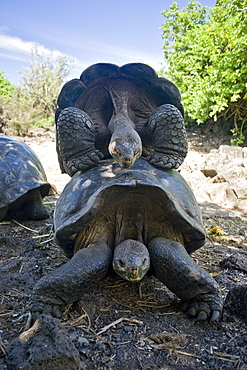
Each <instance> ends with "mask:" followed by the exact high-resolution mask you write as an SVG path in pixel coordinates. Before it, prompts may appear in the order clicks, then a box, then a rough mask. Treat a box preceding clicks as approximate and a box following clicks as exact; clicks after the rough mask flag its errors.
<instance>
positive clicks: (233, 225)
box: [0, 131, 247, 370]
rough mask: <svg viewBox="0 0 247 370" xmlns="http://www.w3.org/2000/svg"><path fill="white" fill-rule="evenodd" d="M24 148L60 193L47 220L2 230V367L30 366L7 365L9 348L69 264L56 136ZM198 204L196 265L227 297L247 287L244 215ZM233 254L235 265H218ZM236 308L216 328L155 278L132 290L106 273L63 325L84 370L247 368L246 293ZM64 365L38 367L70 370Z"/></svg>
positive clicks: (15, 222)
mask: <svg viewBox="0 0 247 370" xmlns="http://www.w3.org/2000/svg"><path fill="white" fill-rule="evenodd" d="M25 141H26V142H27V143H28V144H29V145H30V146H31V147H32V148H33V149H34V150H35V151H36V153H37V154H38V156H39V157H40V159H41V161H42V163H43V166H44V168H45V170H46V173H47V177H48V180H49V182H50V183H51V184H53V185H54V186H55V187H56V189H57V192H56V193H55V194H54V195H51V196H48V197H46V198H45V199H44V204H45V205H46V206H47V208H48V210H49V213H50V218H49V219H47V220H44V221H27V220H25V219H24V218H22V217H21V215H14V216H13V217H12V218H10V219H9V220H7V221H4V222H2V223H0V277H1V279H0V302H1V305H0V370H4V369H10V370H11V369H33V368H32V367H28V366H29V365H25V364H24V363H19V364H15V365H14V362H13V361H12V362H11V360H10V359H9V357H8V355H9V351H10V348H11V350H12V352H13V347H15V342H12V341H13V339H14V338H17V337H18V336H19V335H20V334H21V333H22V332H23V331H24V330H25V326H26V323H27V319H28V300H29V296H30V293H31V290H32V288H33V286H34V284H35V282H37V281H38V280H39V279H40V278H41V277H42V276H43V275H45V274H47V273H48V272H50V271H51V270H53V269H55V268H57V267H58V266H60V265H61V264H62V263H64V262H65V261H66V260H67V259H66V257H64V256H63V255H62V253H61V251H60V250H59V249H58V248H57V247H56V245H55V244H54V242H53V211H54V207H55V202H56V199H57V198H58V197H59V194H60V193H61V191H62V189H63V187H64V185H65V184H66V183H67V181H68V180H69V177H68V176H67V175H61V174H60V170H59V167H58V163H57V157H56V150H55V139H54V132H52V131H47V132H43V131H41V132H36V133H35V136H34V137H31V138H30V137H29V138H25ZM191 145H192V143H191ZM200 150H201V149H200ZM200 207H201V210H202V214H203V219H204V225H205V227H206V229H207V230H208V238H207V243H206V245H205V246H204V247H203V248H201V249H200V250H199V251H197V252H196V253H193V258H194V259H195V260H196V261H197V262H198V264H199V265H200V266H202V267H203V268H205V269H206V270H207V271H208V272H210V273H211V274H213V276H214V277H215V279H216V280H217V282H218V283H219V285H220V287H221V289H222V294H223V296H224V297H225V296H226V295H227V293H228V291H229V290H231V289H232V288H234V287H237V286H242V287H244V286H246V285H247V267H246V266H247V265H246V263H245V262H244V261H246V260H247V241H246V235H247V220H246V215H243V214H242V215H241V214H239V213H238V214H235V213H234V212H233V211H230V210H226V209H222V208H220V207H219V206H217V205H216V204H210V203H204V204H200ZM230 255H231V256H233V259H234V261H235V264H234V263H232V262H231V261H232V260H230V262H229V261H228V264H227V261H225V262H224V263H222V261H223V260H224V259H225V258H226V257H229V256H230ZM233 301H234V302H233V303H234V304H233V303H232V302H231V301H229V305H228V308H227V306H226V309H225V310H224V312H223V315H222V317H221V318H220V319H219V320H218V321H217V322H216V323H211V324H210V323H208V322H203V323H199V322H197V321H195V320H192V319H189V318H187V317H186V316H185V315H184V314H183V313H181V311H180V310H179V309H178V300H177V298H176V297H175V296H174V295H173V294H172V293H171V292H170V291H169V290H168V289H167V288H166V287H165V286H164V285H163V284H162V283H160V282H159V281H157V280H156V279H155V278H153V277H145V278H144V280H143V281H141V282H140V283H134V284H133V283H128V282H126V281H123V280H120V278H118V277H117V276H115V275H112V276H109V277H108V278H107V279H105V280H104V281H102V282H101V283H100V285H99V286H98V287H97V288H95V290H94V291H92V292H90V293H88V294H85V295H84V297H83V298H82V300H81V301H80V302H78V303H76V304H74V305H71V306H69V307H67V310H66V312H65V314H64V316H63V318H62V320H61V322H62V325H63V328H64V330H65V332H66V333H67V334H68V338H69V339H68V340H69V341H71V343H72V344H73V345H74V347H75V349H76V351H77V353H79V357H80V359H79V361H80V368H81V369H99V370H100V369H102V370H103V369H105V370H106V369H119V370H121V369H123V370H124V369H131V370H139V369H142V370H144V369H145V370H149V369H150V370H151V369H160V370H161V369H162V370H168V369H175V370H180V369H215V370H217V369H218V370H225V369H239V370H240V369H241V370H244V369H245V370H246V369H247V312H246V311H245V312H244V310H247V297H246V290H245V295H244V296H243V295H241V294H240V296H239V298H234V299H233ZM30 353H31V352H30ZM20 358H21V357H20ZM7 360H8V361H7ZM64 366H65V365H64ZM64 366H63V365H59V366H56V367H52V366H51V365H50V367H49V364H45V365H44V366H42V367H37V369H38V368H40V369H53V368H54V369H55V368H56V369H58V370H64V369H69V367H66V368H65V367H64ZM76 366H77V367H76ZM76 366H75V367H72V366H71V369H72V368H75V369H76V368H79V367H78V365H76ZM35 369H36V368H35Z"/></svg>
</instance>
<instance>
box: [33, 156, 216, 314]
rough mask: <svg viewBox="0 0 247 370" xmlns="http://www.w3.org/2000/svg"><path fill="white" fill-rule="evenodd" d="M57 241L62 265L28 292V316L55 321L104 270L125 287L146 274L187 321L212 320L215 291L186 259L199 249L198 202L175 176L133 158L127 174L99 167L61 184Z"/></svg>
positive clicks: (108, 165)
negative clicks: (46, 315)
mask: <svg viewBox="0 0 247 370" xmlns="http://www.w3.org/2000/svg"><path fill="white" fill-rule="evenodd" d="M54 221H55V240H56V242H57V244H58V245H59V247H60V248H61V249H62V251H63V252H64V253H65V255H67V256H68V257H72V258H71V259H70V260H69V261H68V262H67V263H65V264H64V265H63V266H61V267H60V268H58V269H57V270H55V271H53V272H52V273H50V274H48V275H46V276H44V277H43V278H42V279H41V280H40V281H39V282H38V283H37V284H36V286H35V287H34V290H33V293H32V296H31V302H30V310H31V312H32V313H33V315H36V314H38V313H40V312H44V313H49V314H52V315H54V316H57V317H61V312H62V310H63V307H64V306H65V305H66V304H69V303H72V302H73V301H76V300H78V299H80V298H82V296H83V293H84V292H86V291H88V290H90V289H92V286H93V284H98V283H99V282H100V281H101V280H102V278H104V277H105V276H106V275H107V273H108V272H109V271H110V269H111V268H112V266H113V268H114V270H115V271H116V272H117V273H118V274H119V275H120V276H122V277H123V278H125V279H127V280H129V281H138V280H140V279H141V278H142V277H143V276H144V275H145V273H146V272H147V271H148V270H149V269H150V272H152V274H153V275H154V276H155V277H156V278H158V279H159V280H160V281H162V282H163V283H164V284H165V285H166V286H167V287H168V288H169V289H170V290H171V291H172V292H174V293H175V294H176V295H177V296H178V297H179V298H180V299H181V300H182V302H183V307H184V310H185V311H186V312H187V314H188V315H189V316H192V317H196V318H197V319H198V320H207V319H210V320H211V321H213V320H216V319H217V318H218V317H219V315H220V312H221V310H222V297H221V294H220V290H219V286H218V284H217V283H216V281H215V280H214V279H213V278H212V277H211V276H210V274H209V273H207V272H206V271H204V270H203V269H202V268H201V267H199V266H198V265H197V264H196V263H195V262H194V261H193V259H192V258H191V257H190V255H189V254H190V253H192V252H193V251H195V250H196V249H198V248H200V247H201V246H202V245H203V244H204V243H205V233H204V229H203V225H202V219H201V215H200V210H199V208H198V205H197V202H196V200H195V197H194V195H193V193H192V192H191V190H190V188H189V187H188V185H187V183H186V182H185V180H184V179H183V178H182V176H181V175H180V174H179V173H178V172H177V171H176V170H167V171H165V170H162V169H158V168H155V167H153V166H152V165H150V164H149V163H148V162H147V161H146V160H144V159H138V160H137V161H136V162H135V163H134V165H133V166H132V167H131V168H130V169H123V168H121V167H120V166H119V165H118V164H117V163H115V162H114V161H113V160H105V161H101V162H100V164H98V165H97V166H96V167H93V168H91V169H90V170H88V171H87V172H86V174H85V173H84V174H82V173H80V172H78V173H76V174H75V175H74V176H73V178H72V179H71V181H70V182H69V183H68V184H67V185H66V187H65V189H64V191H63V192H62V194H61V197H60V198H59V200H58V202H57V205H56V209H55V219H54Z"/></svg>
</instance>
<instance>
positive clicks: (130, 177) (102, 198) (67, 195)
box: [54, 158, 205, 257]
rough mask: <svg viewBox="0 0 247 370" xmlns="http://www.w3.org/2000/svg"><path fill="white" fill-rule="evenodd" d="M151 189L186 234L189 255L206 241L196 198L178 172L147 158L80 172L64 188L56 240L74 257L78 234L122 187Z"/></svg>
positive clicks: (104, 163) (106, 162) (109, 162)
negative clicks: (128, 163) (75, 241)
mask: <svg viewBox="0 0 247 370" xmlns="http://www.w3.org/2000/svg"><path fill="white" fill-rule="evenodd" d="M137 186H138V187H139V188H138V189H140V186H141V187H143V188H144V187H145V188H148V193H149V195H151V196H153V197H154V199H156V200H157V199H158V200H159V203H160V204H161V205H164V207H165V209H166V211H167V214H168V215H169V218H170V220H171V222H172V223H174V224H176V225H177V226H178V227H179V228H180V230H181V232H182V233H183V235H184V238H185V243H186V248H187V250H188V252H189V253H191V252H193V251H194V250H196V249H198V248H200V247H201V246H202V245H203V244H204V242H205V233H204V228H203V225H202V219H201V214H200V210H199V207H198V205H197V202H196V199H195V197H194V195H193V193H192V191H191V190H190V188H189V186H188V184H187V183H186V181H185V180H184V179H183V177H182V176H181V175H180V174H179V173H178V172H177V171H176V170H166V171H165V170H161V169H158V168H155V167H153V166H152V165H151V164H149V163H148V162H147V161H145V160H144V159H142V158H140V159H138V160H137V161H136V162H135V163H134V164H133V166H132V167H131V168H129V169H124V168H122V167H120V166H119V165H118V164H117V163H116V162H114V160H112V159H109V160H104V161H101V162H100V163H99V164H98V165H97V166H96V167H93V168H91V169H89V170H88V171H87V172H85V173H83V174H82V173H81V172H77V173H76V174H75V175H74V176H73V178H72V179H71V180H70V182H69V183H68V184H67V185H66V187H65V188H64V190H63V192H62V194H61V196H60V198H59V199H58V202H57V205H56V209H55V219H54V222H55V239H56V241H57V243H58V245H59V246H60V247H61V249H62V250H63V252H64V253H65V254H66V255H67V256H68V257H71V256H72V255H73V244H74V239H75V236H76V234H77V233H78V232H79V231H81V230H82V229H83V228H85V227H86V226H87V225H88V223H89V222H90V221H91V220H93V219H94V218H95V217H97V215H98V214H99V212H101V211H102V210H103V209H104V208H105V205H106V204H107V203H109V202H110V201H111V199H114V197H116V196H118V195H119V191H120V189H123V187H127V188H128V189H126V190H129V188H130V187H131V188H132V189H133V188H134V187H137Z"/></svg>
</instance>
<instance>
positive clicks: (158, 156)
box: [147, 151, 184, 170]
mask: <svg viewBox="0 0 247 370" xmlns="http://www.w3.org/2000/svg"><path fill="white" fill-rule="evenodd" d="M147 161H148V162H149V163H151V164H152V165H154V166H156V167H161V168H163V169H164V170H170V169H172V168H175V169H177V168H178V167H179V166H180V165H181V164H182V163H183V161H184V157H182V156H179V155H177V154H175V153H174V154H171V153H169V154H166V153H161V152H155V151H153V152H151V153H150V154H149V155H148V156H147Z"/></svg>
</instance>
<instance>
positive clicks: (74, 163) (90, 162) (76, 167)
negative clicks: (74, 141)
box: [66, 149, 104, 176]
mask: <svg viewBox="0 0 247 370" xmlns="http://www.w3.org/2000/svg"><path fill="white" fill-rule="evenodd" d="M103 157H104V155H103V154H102V153H101V152H100V151H99V150H97V149H95V150H94V151H90V152H87V153H86V154H84V155H81V156H77V157H74V158H72V159H70V160H68V161H67V163H66V167H67V171H66V172H67V173H68V174H69V175H70V176H73V175H74V174H75V173H76V172H77V171H82V172H85V171H86V170H88V169H89V168H91V167H93V166H94V165H96V164H97V163H98V162H99V161H100V160H101V159H102V158H103Z"/></svg>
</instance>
